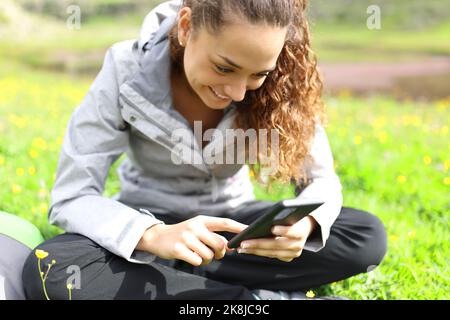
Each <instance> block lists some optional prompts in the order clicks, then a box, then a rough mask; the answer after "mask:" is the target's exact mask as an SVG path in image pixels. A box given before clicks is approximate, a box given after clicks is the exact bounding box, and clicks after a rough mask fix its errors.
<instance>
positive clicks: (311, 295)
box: [306, 290, 316, 298]
mask: <svg viewBox="0 0 450 320" xmlns="http://www.w3.org/2000/svg"><path fill="white" fill-rule="evenodd" d="M315 296H316V295H315V294H314V292H313V291H312V290H309V291H308V292H307V293H306V297H307V298H314V297H315Z"/></svg>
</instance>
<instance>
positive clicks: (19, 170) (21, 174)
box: [16, 168, 25, 177]
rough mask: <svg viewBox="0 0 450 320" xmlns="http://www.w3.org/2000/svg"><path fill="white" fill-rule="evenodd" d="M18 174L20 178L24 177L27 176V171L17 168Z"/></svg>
mask: <svg viewBox="0 0 450 320" xmlns="http://www.w3.org/2000/svg"><path fill="white" fill-rule="evenodd" d="M16 174H17V175H18V176H19V177H22V176H23V175H24V174H25V170H24V169H23V168H17V169H16Z"/></svg>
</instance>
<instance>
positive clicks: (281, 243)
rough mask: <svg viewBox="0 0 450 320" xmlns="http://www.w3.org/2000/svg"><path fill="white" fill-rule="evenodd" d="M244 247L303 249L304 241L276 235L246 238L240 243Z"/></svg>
mask: <svg viewBox="0 0 450 320" xmlns="http://www.w3.org/2000/svg"><path fill="white" fill-rule="evenodd" d="M240 248H242V249H269V250H270V249H271V250H302V249H303V247H302V243H301V241H299V240H297V239H292V238H286V237H276V238H269V239H257V240H246V241H243V242H242V243H241V245H240Z"/></svg>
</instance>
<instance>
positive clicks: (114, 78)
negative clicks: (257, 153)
mask: <svg viewBox="0 0 450 320" xmlns="http://www.w3.org/2000/svg"><path fill="white" fill-rule="evenodd" d="M179 7H180V1H179V0H176V1H170V2H165V3H162V4H160V5H159V6H158V7H156V8H155V9H154V10H153V11H152V12H150V13H149V14H148V16H147V17H146V18H145V21H144V25H143V28H142V32H141V37H140V40H130V41H124V42H120V43H117V44H115V45H113V46H112V47H111V48H110V49H109V50H108V51H107V53H106V56H105V60H104V64H103V67H102V69H101V71H100V73H99V74H98V76H97V77H96V79H95V81H94V82H93V84H92V86H91V88H90V89H89V91H88V93H87V95H86V97H85V98H84V100H83V101H82V103H81V105H80V106H79V107H78V108H76V109H75V111H74V112H73V114H72V116H71V119H70V121H69V123H68V126H67V131H66V134H65V138H64V142H63V145H62V150H61V154H60V158H59V163H58V169H57V173H56V179H55V183H54V186H53V190H52V193H51V197H52V203H51V207H50V210H49V221H50V223H52V224H55V225H58V226H60V227H61V228H63V229H65V230H66V231H67V232H74V233H79V234H82V235H84V236H86V237H89V238H90V239H92V240H93V241H95V242H97V243H98V244H100V245H101V246H103V247H104V248H106V249H108V250H109V251H111V252H113V253H115V254H117V255H119V256H121V257H123V258H125V259H127V260H129V261H131V262H136V263H147V262H150V261H152V260H153V259H154V258H155V257H154V256H152V255H150V254H147V253H144V252H141V251H138V250H135V247H136V245H137V243H138V241H139V239H140V237H141V236H142V234H143V233H144V231H145V230H146V229H147V228H149V227H151V226H152V225H154V224H157V223H163V221H160V220H157V219H156V218H155V217H154V216H153V214H152V212H153V213H159V214H172V215H178V216H179V217H181V218H183V219H189V218H192V217H194V216H196V215H199V214H204V215H214V216H221V215H223V214H224V213H225V212H227V210H230V209H232V208H235V207H237V206H239V205H241V204H244V203H246V202H248V201H252V200H254V199H255V198H254V194H253V188H252V184H251V182H250V178H249V170H248V167H247V166H245V165H242V164H240V165H239V164H209V163H210V162H208V161H206V159H205V158H204V155H205V152H206V151H207V150H208V148H214V149H215V150H218V149H219V150H220V149H221V148H223V147H224V146H223V145H221V143H222V142H221V141H220V140H217V141H216V140H213V141H211V142H210V143H209V144H208V145H207V146H206V147H205V148H204V149H203V150H202V149H201V143H198V141H196V139H195V137H194V134H193V133H192V131H191V129H190V127H189V123H188V122H187V120H186V119H185V118H184V117H183V116H182V115H181V114H180V113H178V112H177V111H176V110H175V109H174V108H173V104H172V96H171V93H170V92H171V91H170V78H169V68H170V58H169V41H168V37H167V33H168V31H169V30H170V28H171V26H172V25H173V23H175V22H176V17H177V12H178V9H179ZM235 109H236V106H235V105H234V104H231V105H230V106H229V107H227V108H226V109H225V110H224V116H223V118H222V120H221V122H220V123H219V125H218V127H217V129H218V130H220V131H224V130H226V129H229V128H231V126H232V123H233V120H234V117H235ZM179 129H184V130H186V132H191V134H190V135H189V134H187V135H184V136H182V137H181V141H178V142H177V144H176V143H175V142H174V140H173V137H172V136H171V134H172V132H174V131H176V130H179ZM179 144H181V145H182V146H184V147H185V148H189V150H191V151H192V154H193V155H194V157H195V159H196V161H194V162H193V161H188V160H189V159H184V158H185V157H186V155H185V153H183V152H180V149H179V148H177V145H179ZM217 144H219V145H217ZM124 153H126V155H127V157H126V158H125V160H124V162H123V163H122V164H121V165H120V167H119V169H118V174H119V177H120V182H121V189H120V193H119V194H117V195H116V196H114V197H113V198H107V197H105V196H103V191H104V185H105V180H106V178H107V176H108V172H109V169H110V167H111V165H112V164H113V163H114V162H115V161H116V160H117V159H118V158H119V157H120V156H121V155H122V154H124ZM174 158H175V159H178V160H180V161H178V162H182V164H178V163H176V162H177V161H175V162H174V161H173V159H174ZM309 159H310V160H309V161H308V162H307V163H306V164H305V166H306V170H307V173H308V176H309V178H310V180H311V183H310V184H309V185H308V186H307V187H306V188H305V189H304V190H303V192H302V193H301V194H300V195H299V196H298V199H311V198H313V199H322V200H324V201H325V202H326V203H325V204H324V205H323V206H322V207H320V208H319V209H317V210H316V211H314V212H313V213H311V216H313V217H314V218H315V219H316V221H317V222H318V224H319V225H320V230H321V238H320V239H319V238H318V239H316V240H310V241H308V242H307V244H306V247H305V249H306V250H311V251H317V250H320V249H321V248H322V247H323V246H324V245H325V242H326V239H327V238H328V236H329V232H330V227H331V225H332V224H333V222H334V221H335V219H336V217H337V216H338V214H339V212H340V209H341V205H342V194H341V184H340V182H339V178H338V177H337V175H336V174H335V172H334V168H333V158H332V153H331V150H330V146H329V143H328V140H327V136H326V133H325V131H324V129H323V128H322V127H319V126H318V127H317V128H316V136H315V140H314V143H313V146H312V149H311V150H310V158H309ZM183 160H186V161H184V162H183ZM140 208H144V209H146V210H140Z"/></svg>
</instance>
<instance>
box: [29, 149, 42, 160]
mask: <svg viewBox="0 0 450 320" xmlns="http://www.w3.org/2000/svg"><path fill="white" fill-rule="evenodd" d="M28 154H29V155H30V157H31V158H33V159H36V158H37V157H39V152H37V151H36V150H34V149H30V150H29V151H28Z"/></svg>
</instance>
